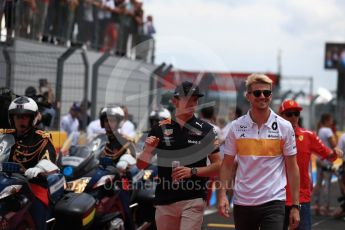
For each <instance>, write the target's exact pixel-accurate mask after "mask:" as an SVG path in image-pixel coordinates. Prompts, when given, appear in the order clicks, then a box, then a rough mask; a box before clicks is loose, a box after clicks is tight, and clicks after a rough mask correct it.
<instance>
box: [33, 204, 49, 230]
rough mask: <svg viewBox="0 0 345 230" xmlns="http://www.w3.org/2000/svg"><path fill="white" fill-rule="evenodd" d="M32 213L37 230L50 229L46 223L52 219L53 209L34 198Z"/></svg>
mask: <svg viewBox="0 0 345 230" xmlns="http://www.w3.org/2000/svg"><path fill="white" fill-rule="evenodd" d="M30 213H31V216H32V219H33V221H34V223H35V225H36V229H37V230H46V229H48V226H47V223H46V221H47V220H49V219H50V218H52V208H50V207H47V206H46V205H45V204H43V203H42V202H41V201H40V200H39V199H37V198H36V197H34V199H33V201H32V205H31V207H30Z"/></svg>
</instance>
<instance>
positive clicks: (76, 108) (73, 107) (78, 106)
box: [71, 102, 80, 112]
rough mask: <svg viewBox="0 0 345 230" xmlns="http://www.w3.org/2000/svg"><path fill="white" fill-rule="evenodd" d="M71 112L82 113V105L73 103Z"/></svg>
mask: <svg viewBox="0 0 345 230" xmlns="http://www.w3.org/2000/svg"><path fill="white" fill-rule="evenodd" d="M71 110H73V111H76V112H80V103H79V102H73V104H72V106H71Z"/></svg>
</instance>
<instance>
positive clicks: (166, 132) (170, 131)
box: [164, 129, 173, 136]
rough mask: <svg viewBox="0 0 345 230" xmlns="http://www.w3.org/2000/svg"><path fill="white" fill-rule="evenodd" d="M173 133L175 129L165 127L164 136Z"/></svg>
mask: <svg viewBox="0 0 345 230" xmlns="http://www.w3.org/2000/svg"><path fill="white" fill-rule="evenodd" d="M171 134H173V129H165V130H164V136H170V135H171Z"/></svg>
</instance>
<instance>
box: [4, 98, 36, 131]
mask: <svg viewBox="0 0 345 230" xmlns="http://www.w3.org/2000/svg"><path fill="white" fill-rule="evenodd" d="M17 114H28V115H31V116H32V125H33V126H34V125H36V123H37V115H38V106H37V104H36V102H35V101H34V100H33V99H31V98H30V97H25V96H21V97H18V98H16V99H14V100H13V101H12V102H11V104H10V106H9V107H8V118H9V122H10V124H11V126H12V127H14V123H13V116H14V115H17Z"/></svg>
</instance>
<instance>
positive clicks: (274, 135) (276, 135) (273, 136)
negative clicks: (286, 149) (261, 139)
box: [268, 134, 279, 138]
mask: <svg viewBox="0 0 345 230" xmlns="http://www.w3.org/2000/svg"><path fill="white" fill-rule="evenodd" d="M268 138H279V134H268Z"/></svg>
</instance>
